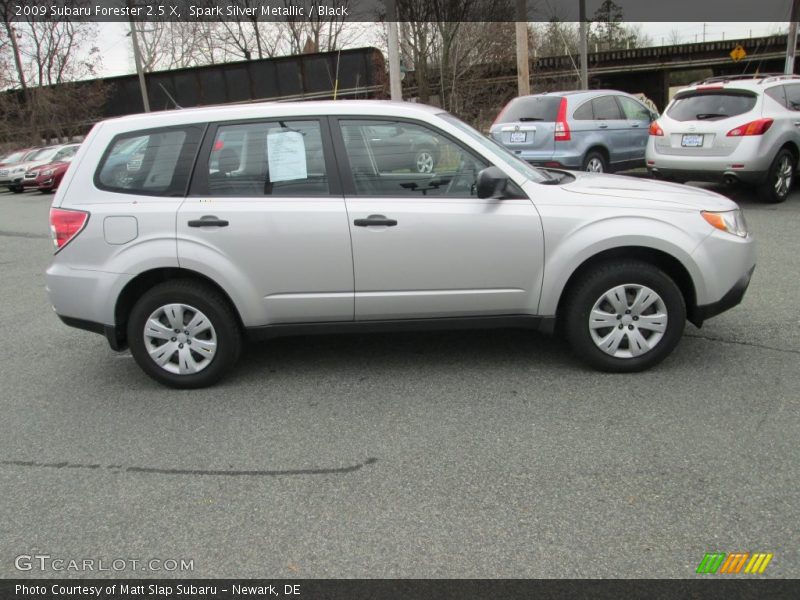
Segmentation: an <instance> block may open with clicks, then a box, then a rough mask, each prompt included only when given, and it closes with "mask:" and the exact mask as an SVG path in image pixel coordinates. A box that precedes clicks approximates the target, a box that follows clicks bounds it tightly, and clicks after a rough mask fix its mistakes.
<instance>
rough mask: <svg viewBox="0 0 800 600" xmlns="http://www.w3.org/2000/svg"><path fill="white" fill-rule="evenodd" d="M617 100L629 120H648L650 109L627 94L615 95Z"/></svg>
mask: <svg viewBox="0 0 800 600" xmlns="http://www.w3.org/2000/svg"><path fill="white" fill-rule="evenodd" d="M617 100H618V101H619V103H620V105H621V106H622V112H623V113H625V118H626V119H628V120H629V121H649V120H650V110H649V109H648V108H647V107H646V106H645V105H644V104H640V103H639V102H637V101H636V100H634V99H632V98H628V97H627V96H617Z"/></svg>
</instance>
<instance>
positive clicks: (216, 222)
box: [189, 215, 228, 227]
mask: <svg viewBox="0 0 800 600" xmlns="http://www.w3.org/2000/svg"><path fill="white" fill-rule="evenodd" d="M227 226H228V222H227V221H226V220H225V219H219V218H217V217H215V216H214V215H203V216H202V217H200V218H199V219H194V220H192V221H189V227H227Z"/></svg>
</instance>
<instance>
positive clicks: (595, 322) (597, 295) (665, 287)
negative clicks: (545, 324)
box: [564, 261, 686, 373]
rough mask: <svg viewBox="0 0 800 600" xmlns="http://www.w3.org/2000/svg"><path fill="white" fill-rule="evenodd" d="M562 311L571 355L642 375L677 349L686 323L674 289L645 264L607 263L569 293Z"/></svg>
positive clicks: (681, 301)
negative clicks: (567, 300)
mask: <svg viewBox="0 0 800 600" xmlns="http://www.w3.org/2000/svg"><path fill="white" fill-rule="evenodd" d="M568 293H569V294H570V300H569V303H568V304H567V306H566V309H565V312H564V318H565V329H566V334H567V338H568V340H569V342H570V345H571V346H572V349H573V351H574V352H575V354H577V355H578V357H579V358H581V359H582V360H583V361H584V362H586V363H588V364H590V365H591V366H593V367H595V368H596V369H599V370H602V371H610V372H617V373H626V372H633V371H643V370H645V369H649V368H650V367H652V366H654V365H656V364H658V363H660V362H661V361H662V360H664V358H666V357H667V356H668V355H669V354H670V353H671V352H672V350H673V349H674V348H675V346H676V345H677V343H678V341H679V340H680V338H681V335H682V334H683V329H684V326H685V324H686V304H685V302H684V299H683V295H682V294H681V291H680V289H678V286H677V285H676V284H675V282H674V281H673V280H672V279H671V278H670V277H669V276H668V275H667V274H666V273H664V272H663V271H661V270H660V269H658V268H656V267H654V266H653V265H650V264H648V263H644V262H639V261H626V262H619V263H607V264H604V265H601V266H600V267H599V268H596V269H594V270H593V271H592V272H591V273H590V274H589V275H588V276H587V277H585V278H584V279H582V280H581V281H580V282H579V283H578V285H577V286H576V287H574V288H572V289H571V290H570V291H569V292H568Z"/></svg>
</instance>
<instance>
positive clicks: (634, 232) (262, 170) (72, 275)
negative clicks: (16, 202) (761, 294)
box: [47, 101, 755, 387]
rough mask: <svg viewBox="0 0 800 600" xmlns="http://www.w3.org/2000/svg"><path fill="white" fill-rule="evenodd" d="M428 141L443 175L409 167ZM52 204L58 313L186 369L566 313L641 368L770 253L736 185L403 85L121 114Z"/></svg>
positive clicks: (605, 356) (164, 369) (579, 331)
mask: <svg viewBox="0 0 800 600" xmlns="http://www.w3.org/2000/svg"><path fill="white" fill-rule="evenodd" d="M419 140H426V143H428V144H434V145H435V146H436V155H437V157H438V159H437V161H436V165H435V168H434V169H432V170H430V171H425V172H420V171H419V170H416V169H410V168H408V165H409V164H413V158H414V156H415V152H417V150H418V148H417V147H416V146H417V145H418V141H419ZM131 148H135V150H131ZM398 157H400V159H398ZM50 220H51V226H52V231H53V237H54V242H55V249H56V254H55V256H54V258H53V263H52V265H51V266H50V268H49V269H48V271H47V288H48V291H49V294H50V299H51V301H52V303H53V306H54V308H55V311H56V313H57V314H58V316H59V317H60V318H61V319H62V320H63V321H64V322H65V323H67V324H68V325H73V326H75V327H80V328H83V329H88V330H90V331H95V332H98V333H101V334H104V335H105V336H106V338H107V339H108V341H109V343H110V345H111V347H112V348H114V349H115V350H121V349H123V348H125V347H129V348H130V350H131V352H132V354H133V356H134V358H135V359H136V361H137V362H138V364H139V365H140V366H141V367H142V369H143V370H144V371H145V372H146V373H147V374H148V375H150V376H151V377H153V378H154V379H156V380H158V381H160V382H162V383H164V384H167V385H171V386H175V387H200V386H205V385H209V384H211V383H213V382H215V381H217V380H218V379H219V378H220V377H221V376H222V375H223V373H225V372H226V371H227V370H228V369H229V368H230V367H231V366H232V365H233V364H234V362H235V361H236V358H237V357H238V355H239V353H240V350H241V348H242V342H243V340H244V339H245V338H270V337H274V336H280V335H290V334H309V333H322V332H342V331H375V330H383V331H391V330H397V329H433V328H457V327H462V328H463V327H526V328H532V329H538V330H544V331H552V330H554V329H555V328H556V326H559V329H560V330H561V331H563V332H564V334H565V335H566V336H567V337H568V339H569V341H570V342H571V344H572V347H573V348H574V350H575V353H576V354H577V355H578V356H580V357H581V358H582V359H584V360H585V361H586V362H587V363H589V364H591V365H593V366H595V367H597V368H600V369H603V370H608V371H638V370H642V369H646V368H648V367H651V366H653V365H655V364H657V363H658V362H660V361H661V360H662V359H663V358H665V357H666V356H667V355H668V354H669V353H670V352H671V351H672V349H673V348H674V347H675V345H676V344H677V343H678V341H679V339H680V337H681V334H682V332H683V328H684V324H685V321H686V320H687V318H688V320H690V321H691V322H693V323H695V324H696V325H700V324H702V322H703V320H705V319H707V318H709V317H712V316H714V315H716V314H718V313H720V312H722V311H724V310H726V309H729V308H731V307H733V306H735V305H736V304H738V303H739V302H740V301H741V299H742V297H743V295H744V293H745V290H746V288H747V286H748V284H749V282H750V276H751V274H752V272H753V268H754V265H755V251H754V244H753V240H752V238H751V236H750V235H749V234H748V232H747V229H746V225H745V222H744V219H743V217H742V214H741V212H740V210H739V208H738V207H737V206H736V204H734V203H733V202H731V201H730V200H728V199H727V198H724V197H723V196H720V195H718V194H715V193H712V192H708V191H704V190H700V189H696V188H690V187H686V186H681V185H675V184H669V183H662V182H655V181H646V180H642V179H633V178H627V177H619V176H611V175H600V174H592V173H568V172H566V171H560V170H547V171H545V170H540V169H536V168H534V167H532V166H530V165H529V164H527V163H525V162H523V161H521V160H519V159H518V158H516V157H515V156H513V155H512V154H510V153H509V152H507V151H506V150H505V149H503V148H502V147H501V146H499V145H498V144H496V143H495V142H493V141H491V140H490V139H488V138H486V137H485V136H483V135H481V134H480V133H478V132H477V131H475V130H474V129H472V128H471V127H469V126H467V125H465V124H464V123H462V122H461V121H459V120H458V119H456V118H455V117H453V116H452V115H450V114H447V113H445V112H442V111H441V109H437V108H432V107H426V106H420V105H417V104H393V103H387V102H368V101H354V102H307V103H297V104H252V105H247V106H228V107H209V108H200V109H192V110H179V111H170V112H164V113H154V114H147V115H136V116H130V117H125V118H120V119H114V120H110V121H105V122H103V123H100V124H98V125H96V126H95V127H94V129H93V130H92V132H91V133H90V134H89V136H88V138H87V139H86V141H85V142H84V144H83V145H82V146H81V149H80V151H79V152H78V154H77V156H76V158H75V160H74V161H73V163H72V167H71V168H70V170H69V171H68V172H67V174H66V175H65V177H64V180H63V182H62V184H61V186H60V187H59V189H58V192H57V194H56V196H55V198H54V201H53V206H52V210H51V213H50Z"/></svg>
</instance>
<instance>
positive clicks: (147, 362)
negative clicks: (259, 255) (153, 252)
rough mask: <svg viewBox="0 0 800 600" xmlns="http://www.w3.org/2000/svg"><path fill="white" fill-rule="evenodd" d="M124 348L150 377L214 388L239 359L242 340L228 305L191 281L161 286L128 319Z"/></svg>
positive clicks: (180, 385)
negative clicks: (126, 348) (128, 347)
mask: <svg viewBox="0 0 800 600" xmlns="http://www.w3.org/2000/svg"><path fill="white" fill-rule="evenodd" d="M127 333H128V344H129V346H130V349H131V354H133V357H134V359H135V360H136V362H137V364H138V365H139V366H140V367H141V368H142V370H143V371H144V372H145V373H147V374H148V375H149V376H150V377H152V378H153V379H155V380H156V381H158V382H159V383H163V384H164V385H168V386H170V387H175V388H201V387H206V386H209V385H212V384H213V383H216V382H217V381H219V379H220V378H221V377H222V376H223V375H224V374H225V373H226V372H227V371H228V370H229V369H230V368H231V367H232V366H233V364H234V363H235V362H236V360H237V359H238V357H239V354H240V352H241V345H242V335H241V331H240V329H239V325H238V322H237V320H236V315H235V314H234V312H233V309H232V308H231V306H230V304H229V303H228V301H227V300H226V299H225V298H224V297H223V296H222V295H221V294H220V293H219V292H217V291H216V290H214V289H213V288H211V287H209V286H205V285H202V284H199V283H197V282H194V281H190V280H178V281H168V282H165V283H162V284H159V285H157V286H155V287H153V288H151V289H150V290H148V291H147V292H145V294H144V295H143V296H142V297H141V298H140V299H139V301H138V302H137V303H136V304H135V305H134V307H133V310H132V311H131V314H130V318H129V319H128V331H127Z"/></svg>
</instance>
